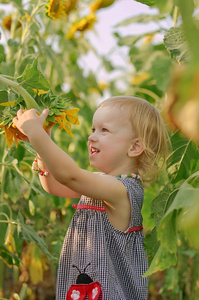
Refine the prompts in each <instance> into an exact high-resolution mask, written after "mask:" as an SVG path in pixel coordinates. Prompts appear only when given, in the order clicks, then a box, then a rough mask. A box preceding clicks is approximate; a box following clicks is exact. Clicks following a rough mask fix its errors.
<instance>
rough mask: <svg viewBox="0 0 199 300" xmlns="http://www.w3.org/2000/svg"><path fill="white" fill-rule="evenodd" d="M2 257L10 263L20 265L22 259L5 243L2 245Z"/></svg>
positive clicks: (0, 249) (0, 250) (0, 248)
mask: <svg viewBox="0 0 199 300" xmlns="http://www.w3.org/2000/svg"><path fill="white" fill-rule="evenodd" d="M0 257H1V258H2V259H3V260H4V261H6V263H7V264H8V265H16V266H18V267H19V265H20V264H22V261H21V260H20V258H19V257H18V256H16V255H15V254H14V253H12V252H11V251H10V250H9V249H8V248H7V247H6V246H5V245H0Z"/></svg>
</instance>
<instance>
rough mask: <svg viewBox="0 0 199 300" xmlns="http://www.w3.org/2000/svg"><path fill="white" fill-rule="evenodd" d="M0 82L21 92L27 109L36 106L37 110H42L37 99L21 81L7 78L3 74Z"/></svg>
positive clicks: (0, 76)
mask: <svg viewBox="0 0 199 300" xmlns="http://www.w3.org/2000/svg"><path fill="white" fill-rule="evenodd" d="M0 82H2V83H4V84H5V85H7V86H9V87H11V88H14V89H15V90H16V91H17V92H19V93H20V94H21V96H22V97H23V99H24V101H25V103H26V108H27V109H31V108H35V109H36V110H38V111H39V112H41V109H40V107H39V105H38V104H37V103H36V101H35V100H34V98H33V97H32V96H31V95H30V94H29V93H28V92H27V91H26V90H25V89H24V88H23V87H22V86H21V85H20V84H19V83H17V82H15V81H12V80H10V79H7V78H5V77H3V76H2V75H0Z"/></svg>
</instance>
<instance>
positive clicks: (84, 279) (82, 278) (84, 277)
mask: <svg viewBox="0 0 199 300" xmlns="http://www.w3.org/2000/svg"><path fill="white" fill-rule="evenodd" d="M90 264H91V263H89V264H88V265H87V266H86V267H85V268H84V271H83V272H81V271H80V269H79V268H78V267H77V266H75V265H73V268H76V269H77V270H78V271H79V275H78V277H77V280H76V284H89V283H91V282H93V280H92V279H91V278H90V276H88V274H86V273H85V272H86V269H87V267H88V266H89V265H90Z"/></svg>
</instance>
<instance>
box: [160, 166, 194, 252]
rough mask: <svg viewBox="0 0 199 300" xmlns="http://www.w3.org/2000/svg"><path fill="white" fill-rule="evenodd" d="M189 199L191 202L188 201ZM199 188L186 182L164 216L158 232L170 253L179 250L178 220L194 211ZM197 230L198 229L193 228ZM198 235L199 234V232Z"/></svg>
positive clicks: (162, 243)
mask: <svg viewBox="0 0 199 300" xmlns="http://www.w3.org/2000/svg"><path fill="white" fill-rule="evenodd" d="M198 173H199V172H198ZM187 199H189V201H187ZM198 199H199V188H194V187H193V186H192V185H191V184H189V183H187V182H184V183H183V184H182V185H181V187H180V189H179V191H178V193H177V194H176V196H175V198H174V200H173V202H172V204H171V205H170V207H169V209H168V210H167V212H166V214H165V215H164V216H163V218H162V220H161V222H160V224H159V228H158V230H157V233H158V239H159V240H160V242H161V245H162V246H163V247H164V248H165V249H167V250H168V251H170V252H176V250H177V227H176V225H177V220H178V213H179V212H181V211H184V212H186V211H187V209H188V210H189V209H193V207H194V205H195V202H197V203H198ZM192 230H194V231H195V230H196V231H197V229H196V228H194V227H193V228H192ZM197 234H198V232H197Z"/></svg>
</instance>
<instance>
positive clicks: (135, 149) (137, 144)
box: [128, 138, 144, 157]
mask: <svg viewBox="0 0 199 300" xmlns="http://www.w3.org/2000/svg"><path fill="white" fill-rule="evenodd" d="M143 151H144V145H143V143H142V141H141V140H140V139H139V138H137V139H134V140H133V141H132V144H131V147H130V148H129V150H128V156H129V157H136V156H139V155H140V154H142V152H143Z"/></svg>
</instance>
